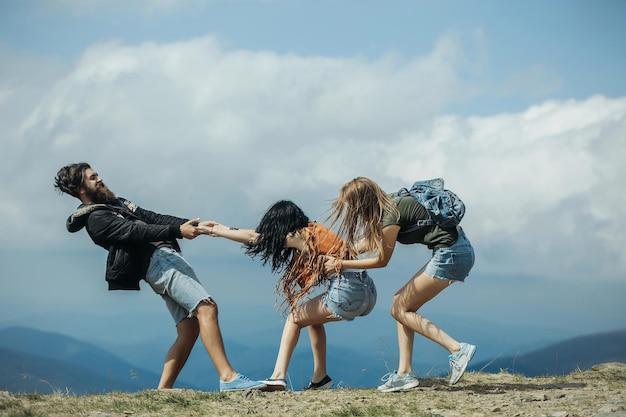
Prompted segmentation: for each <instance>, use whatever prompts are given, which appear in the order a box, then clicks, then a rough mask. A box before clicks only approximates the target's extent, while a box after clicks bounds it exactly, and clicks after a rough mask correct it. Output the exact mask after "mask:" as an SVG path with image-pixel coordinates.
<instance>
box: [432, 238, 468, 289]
mask: <svg viewBox="0 0 626 417" xmlns="http://www.w3.org/2000/svg"><path fill="white" fill-rule="evenodd" d="M472 266H474V248H473V247H472V244H471V243H470V241H469V240H468V239H467V236H465V232H464V231H463V229H461V228H459V238H458V239H457V240H456V242H454V244H453V245H452V246H448V247H445V248H436V249H434V250H433V257H432V258H431V259H430V261H429V262H428V264H426V268H425V269H424V272H425V273H427V274H428V275H430V276H431V277H435V278H440V279H447V280H450V281H460V282H463V281H464V280H465V277H467V275H469V272H470V270H471V269H472Z"/></svg>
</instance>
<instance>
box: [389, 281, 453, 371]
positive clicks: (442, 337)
mask: <svg viewBox="0 0 626 417" xmlns="http://www.w3.org/2000/svg"><path fill="white" fill-rule="evenodd" d="M449 285H450V281H447V280H443V279H438V278H434V277H431V276H430V275H428V274H426V273H424V272H423V271H421V270H420V271H419V272H418V273H417V274H415V276H414V277H413V278H411V280H410V281H409V282H408V283H406V285H404V287H402V288H401V289H400V290H399V291H398V292H397V293H396V295H395V296H394V300H393V305H392V307H391V315H392V316H393V318H394V319H396V320H397V321H398V323H399V324H401V325H402V326H398V342H399V348H400V364H399V368H402V369H399V370H398V373H401V372H400V371H401V370H402V371H404V372H408V371H410V370H411V362H412V354H413V337H412V336H409V334H410V333H411V332H417V333H419V334H421V335H422V336H424V337H427V338H428V339H430V340H432V341H433V342H435V343H437V344H439V345H441V346H442V347H443V348H445V349H446V350H448V352H450V353H455V352H458V351H459V349H460V345H459V343H458V342H457V341H456V340H454V339H453V338H452V337H450V336H449V335H448V334H447V333H445V332H444V331H443V330H441V329H440V328H439V327H437V326H436V325H435V324H434V323H432V322H431V321H430V320H428V319H427V318H426V317H424V316H422V315H420V314H417V310H419V309H420V308H421V307H422V306H423V305H424V304H426V303H427V302H428V301H430V300H432V299H433V298H434V297H435V296H436V295H437V294H439V293H440V292H441V291H443V290H444V289H445V288H447V287H448V286H449Z"/></svg>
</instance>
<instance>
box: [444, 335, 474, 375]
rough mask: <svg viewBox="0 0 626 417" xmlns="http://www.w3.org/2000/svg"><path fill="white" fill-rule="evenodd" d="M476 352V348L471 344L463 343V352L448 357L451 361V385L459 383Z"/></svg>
mask: <svg viewBox="0 0 626 417" xmlns="http://www.w3.org/2000/svg"><path fill="white" fill-rule="evenodd" d="M475 352H476V346H474V345H470V344H469V343H461V350H459V351H458V352H457V353H455V354H454V355H450V356H448V358H449V359H450V385H454V384H456V383H457V382H459V379H461V377H462V376H463V374H464V373H465V369H466V368H467V364H469V362H470V361H471V360H472V357H473V356H474V353H475Z"/></svg>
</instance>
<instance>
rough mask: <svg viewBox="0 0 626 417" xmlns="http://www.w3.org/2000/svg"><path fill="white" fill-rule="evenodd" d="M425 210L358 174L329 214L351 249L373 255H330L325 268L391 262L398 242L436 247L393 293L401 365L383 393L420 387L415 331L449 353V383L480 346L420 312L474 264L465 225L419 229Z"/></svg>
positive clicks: (388, 378)
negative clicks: (458, 338) (415, 363)
mask: <svg viewBox="0 0 626 417" xmlns="http://www.w3.org/2000/svg"><path fill="white" fill-rule="evenodd" d="M428 219H429V214H428V212H427V211H426V209H425V208H424V207H423V206H422V205H421V204H420V203H418V202H417V200H416V199H415V198H413V197H411V196H408V195H407V196H401V197H398V195H397V193H396V194H387V193H386V192H384V191H383V190H382V189H381V188H380V187H379V186H378V184H376V183H375V182H374V181H372V180H371V179H368V178H363V177H359V178H355V179H354V180H352V181H350V182H348V183H347V184H345V185H344V186H343V187H342V188H341V190H340V191H339V196H338V197H337V199H336V200H335V201H334V203H333V205H332V209H331V214H330V216H329V220H330V222H331V223H330V224H331V225H332V226H331V227H333V228H334V229H336V231H337V234H338V235H339V236H340V237H341V238H343V239H344V240H345V241H346V242H347V243H348V245H349V246H350V249H349V250H350V251H351V252H353V253H361V254H363V253H366V254H369V255H370V257H361V258H356V259H348V260H342V259H337V258H333V257H327V258H326V259H327V260H326V263H325V269H326V270H327V271H336V270H343V269H365V270H367V269H372V268H383V267H385V266H387V264H388V263H389V261H390V260H391V257H392V255H393V252H394V248H395V246H396V242H399V243H402V244H422V245H425V246H427V247H428V248H429V249H431V250H432V254H433V255H432V258H431V259H430V260H429V261H428V263H427V264H426V265H425V266H424V267H422V268H420V269H419V270H418V271H417V272H416V273H415V275H413V276H412V277H411V279H409V281H408V282H407V283H406V284H405V285H404V286H403V287H402V288H400V289H399V290H398V291H397V292H396V294H395V295H394V297H393V304H392V307H391V315H392V316H393V318H394V319H395V320H396V321H397V330H398V346H399V350H400V352H399V353H400V355H399V363H398V369H397V371H396V372H393V373H389V374H387V375H385V376H384V377H383V378H382V381H384V384H382V385H380V386H379V387H378V389H379V390H380V391H382V392H394V391H405V390H409V389H411V388H415V387H417V386H418V384H419V381H418V379H417V377H416V376H415V373H414V372H413V369H412V359H413V358H412V356H413V341H414V336H415V333H416V332H417V333H419V334H421V335H422V336H424V337H426V338H428V339H430V340H432V341H433V342H435V343H438V344H439V345H441V346H442V347H443V348H445V349H446V350H447V351H448V352H449V353H450V356H449V361H450V385H454V384H456V383H457V382H458V381H459V380H460V379H461V377H462V376H463V373H464V372H465V369H466V368H467V365H468V363H469V361H470V360H471V359H472V356H473V355H474V352H475V351H476V346H474V345H471V344H468V343H459V342H458V341H456V340H455V339H454V338H452V337H451V336H449V335H448V334H447V333H445V332H444V331H443V330H442V329H440V328H439V327H437V326H436V325H435V324H434V323H432V322H431V321H430V320H428V319H427V318H426V317H424V316H422V315H420V314H418V313H417V311H418V310H419V309H420V308H421V307H422V306H423V305H424V304H426V303H427V302H428V301H430V300H432V299H433V298H434V297H435V296H437V294H439V293H440V292H441V291H443V290H444V289H445V288H447V287H448V286H449V285H450V284H452V283H454V282H462V281H463V280H464V279H465V277H466V276H467V275H468V274H469V271H470V270H471V268H472V266H473V265H474V250H473V248H472V245H471V243H470V242H469V240H468V239H467V237H466V236H465V233H464V232H463V230H462V229H461V228H460V227H458V226H456V227H451V228H442V227H440V226H438V225H430V226H422V227H418V228H416V227H415V225H416V224H417V223H418V221H419V220H428Z"/></svg>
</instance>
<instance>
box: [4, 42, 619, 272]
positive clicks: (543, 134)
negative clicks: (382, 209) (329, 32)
mask: <svg viewBox="0 0 626 417" xmlns="http://www.w3.org/2000/svg"><path fill="white" fill-rule="evenodd" d="M477 42H481V39H477ZM478 49H480V48H478ZM479 55H480V54H479ZM467 58H468V57H464V49H463V47H462V45H461V44H460V40H459V37H458V36H452V35H451V36H445V37H443V38H442V39H441V40H440V41H439V42H437V44H436V45H435V47H434V49H433V51H432V52H431V53H430V54H428V55H425V56H423V57H420V58H418V59H416V60H413V61H404V60H402V59H400V58H399V57H397V56H392V55H390V56H387V57H384V58H381V59H379V60H375V61H368V60H364V59H361V58H328V57H302V56H297V55H278V54H275V53H271V52H264V51H259V52H255V51H247V50H236V51H226V50H223V49H222V48H221V46H220V44H219V43H217V42H216V41H215V40H214V39H213V38H209V37H206V38H199V39H193V40H190V41H186V42H178V43H171V44H156V43H144V44H140V45H135V46H128V45H123V44H120V43H116V42H110V43H103V44H98V45H93V46H92V47H90V48H89V49H88V50H86V51H85V52H84V54H83V55H82V57H81V58H80V59H79V60H78V62H77V63H76V65H75V67H74V68H72V69H71V70H70V71H69V72H67V73H65V74H63V75H59V74H58V73H56V75H55V77H54V78H53V79H51V80H48V82H47V84H46V87H45V88H44V87H43V86H42V85H39V88H38V89H37V90H36V92H35V93H32V94H30V95H27V98H26V99H25V98H24V95H22V94H21V92H22V91H28V87H27V84H26V83H21V84H20V83H18V84H13V85H12V86H11V88H8V87H7V85H8V83H7V80H8V79H10V78H11V75H12V74H6V73H5V74H4V75H3V79H2V80H0V82H2V84H0V97H1V98H2V101H1V102H0V108H2V109H8V108H12V109H15V108H17V109H20V110H19V112H18V113H16V112H15V110H14V111H13V113H12V117H11V118H10V119H9V118H8V116H6V115H5V113H0V126H4V127H7V129H5V131H8V132H9V135H8V142H6V143H8V145H6V144H5V145H3V148H4V149H3V150H5V151H8V152H3V153H2V155H1V156H0V162H2V165H3V171H2V173H3V178H6V179H9V178H10V179H11V180H10V181H7V180H4V181H3V185H2V186H1V187H2V188H0V194H2V195H3V196H4V197H7V199H6V200H5V199H3V205H2V212H3V214H4V216H3V219H2V220H1V221H2V222H3V225H2V227H3V229H6V230H8V231H9V233H5V234H3V236H2V238H0V239H1V240H0V244H1V245H2V246H9V245H18V246H29V245H41V246H45V245H47V244H49V243H50V242H75V241H76V240H75V239H74V240H72V236H68V235H67V233H64V232H63V230H62V224H61V223H62V220H63V219H64V217H65V215H67V214H69V211H70V210H71V209H72V208H73V207H74V206H75V204H76V202H74V201H72V202H69V201H70V198H69V197H63V198H61V197H59V198H56V197H57V196H55V195H54V193H53V192H52V187H51V184H52V178H53V176H54V173H56V170H57V169H58V168H59V167H61V166H62V165H64V164H66V163H69V162H75V161H79V160H87V161H89V162H91V163H92V165H93V166H94V168H96V169H97V170H99V171H100V173H101V175H102V176H103V178H104V179H105V181H106V182H107V183H108V184H109V185H110V186H111V187H112V188H113V190H114V191H116V192H117V193H118V194H120V195H123V196H125V197H129V198H132V199H133V200H136V201H137V202H138V203H139V204H142V205H145V206H146V207H148V208H151V209H154V210H157V211H163V212H172V213H175V214H180V215H186V216H196V215H200V216H210V217H217V218H218V220H223V221H225V222H226V221H228V222H230V223H237V224H245V225H252V224H253V223H254V222H255V221H256V220H258V216H259V214H260V213H261V211H262V210H264V209H265V208H266V207H267V206H268V205H269V204H270V203H271V202H272V201H274V200H276V199H279V198H291V199H293V200H294V201H296V202H298V203H299V204H301V205H303V207H306V209H307V210H306V211H307V212H308V213H309V214H310V215H311V216H312V217H315V218H318V217H319V216H321V215H322V214H323V213H324V211H325V210H326V209H327V207H328V203H329V200H330V199H332V198H333V197H334V196H335V195H336V192H337V189H338V187H339V186H340V185H341V184H343V183H344V182H346V181H348V180H350V179H351V178H353V177H355V176H358V175H365V176H370V177H372V178H374V179H376V180H378V181H379V182H380V183H381V185H383V186H384V187H385V188H387V189H389V190H390V191H394V190H395V189H397V188H399V187H400V186H404V185H408V184H409V183H410V182H411V181H413V180H416V179H421V178H425V177H434V176H443V177H445V178H446V182H447V184H448V185H449V186H450V187H451V188H453V189H455V191H458V193H459V194H460V195H461V197H462V198H463V199H464V200H465V201H466V202H467V203H468V206H469V211H468V215H467V219H466V221H465V224H466V225H467V228H468V230H471V236H470V237H471V238H472V240H473V241H474V242H475V244H476V245H477V246H480V247H481V248H484V249H483V251H482V254H481V255H482V257H481V262H480V265H477V267H479V268H483V270H485V271H489V272H496V273H499V272H503V273H506V271H511V270H516V271H525V272H535V273H546V274H549V275H552V276H555V277H557V278H564V279H565V278H571V277H575V278H578V279H581V278H585V274H588V273H590V272H593V271H594V270H600V269H601V272H600V274H601V277H600V278H602V279H616V278H617V277H618V276H619V274H618V273H619V272H620V271H623V268H624V266H626V259H625V255H624V254H623V253H622V251H620V250H617V249H616V248H621V247H623V246H624V244H626V238H624V236H626V234H625V233H623V232H624V227H623V226H622V224H623V222H621V219H622V218H623V217H624V214H625V213H624V207H626V205H625V204H624V197H622V195H621V194H620V193H618V192H616V190H619V189H621V188H623V186H622V185H621V183H620V182H619V181H620V180H621V179H622V178H625V176H624V174H625V172H624V168H623V166H624V164H623V163H621V161H623V160H624V157H626V154H625V153H626V149H625V147H624V145H623V140H622V138H623V136H624V133H625V131H626V126H625V123H626V122H625V120H626V99H624V98H617V99H610V98H607V97H602V96H597V97H590V98H588V99H586V100H569V101H567V100H560V101H556V100H555V101H547V102H544V103H539V104H537V105H536V106H533V107H530V108H528V109H527V110H525V111H523V112H520V113H503V114H495V115H491V116H483V117H459V116H454V115H448V116H441V115H439V112H440V109H441V108H442V106H443V105H445V104H446V103H449V102H451V101H454V100H459V99H461V98H463V99H464V98H466V97H467V96H468V91H479V90H480V88H474V87H472V88H468V85H467V80H465V81H463V80H462V76H461V75H459V73H461V72H463V70H464V67H463V65H464V63H465V62H467V61H468V59H467ZM470 58H471V57H470ZM469 61H471V59H469ZM35 69H36V63H35V62H32V63H31V65H30V66H29V65H26V71H24V72H22V77H28V74H32V73H35ZM16 172H19V175H14V173H16ZM8 196H13V197H12V198H8ZM41 201H43V203H42V204H33V202H41ZM50 224H55V229H54V232H55V233H50V234H46V235H45V236H41V230H50ZM35 236H37V238H36V239H35V238H34V237H35ZM81 243H84V242H83V241H81ZM72 244H77V243H72ZM591 253H593V254H594V256H596V257H595V259H590V257H591V255H590V254H591ZM597 263H600V264H601V265H602V268H599V267H598V265H597ZM557 275H558V276H557Z"/></svg>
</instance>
